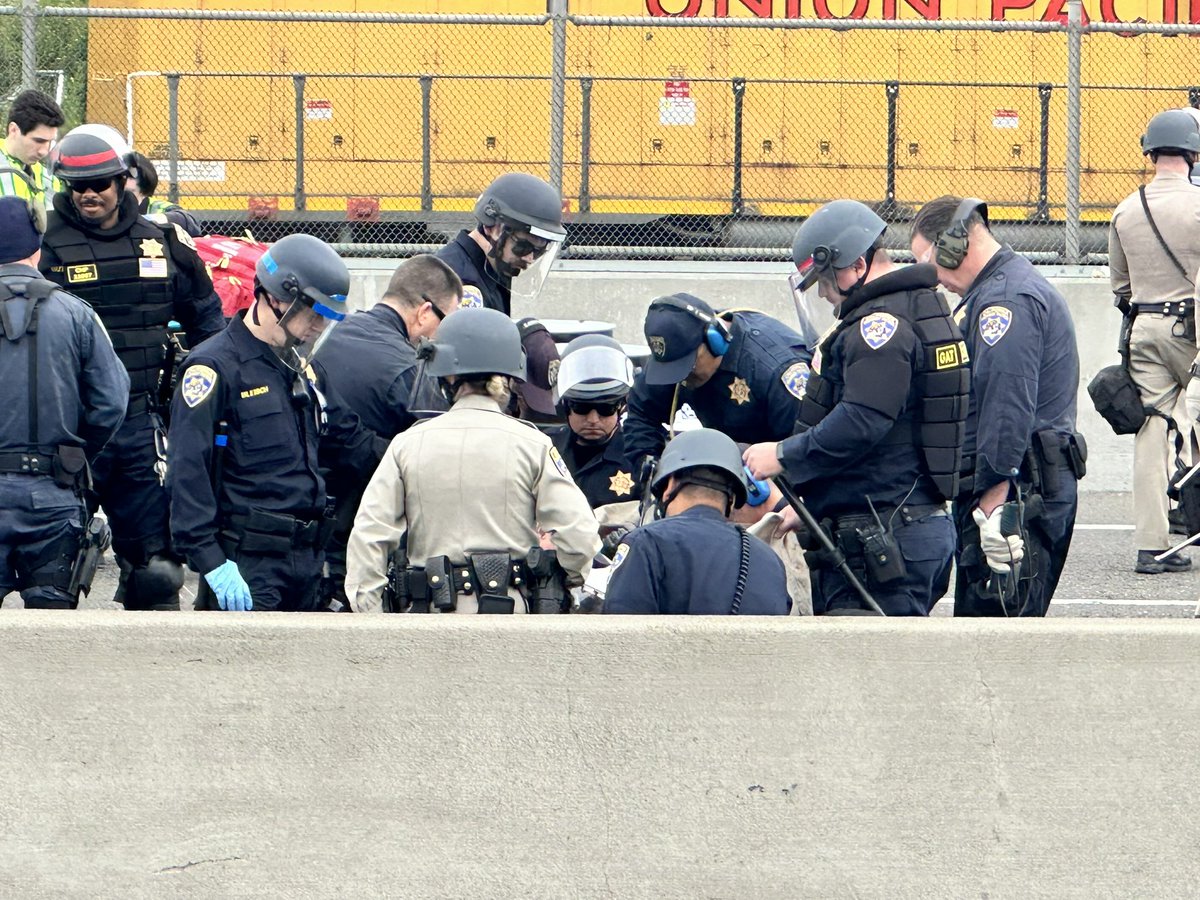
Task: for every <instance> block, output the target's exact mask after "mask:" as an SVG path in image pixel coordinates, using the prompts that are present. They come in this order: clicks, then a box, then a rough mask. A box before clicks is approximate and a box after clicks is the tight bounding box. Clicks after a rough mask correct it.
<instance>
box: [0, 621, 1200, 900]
mask: <svg viewBox="0 0 1200 900" xmlns="http://www.w3.org/2000/svg"><path fill="white" fill-rule="evenodd" d="M1198 628H1200V626H1197V625H1196V624H1194V623H1191V622H1185V623H1181V622H1165V621H1157V622H1149V621H1146V622H1142V621H1120V622H1117V621H1104V622H1097V621H1089V620H1071V621H1056V620H1043V621H1036V622H1011V623H1010V622H1002V621H990V622H989V621H980V622H964V621H953V620H931V621H925V622H900V621H896V622H884V621H870V620H853V621H851V620H841V621H832V620H824V621H822V620H795V619H792V620H787V621H762V620H759V621H752V620H749V619H747V620H728V619H723V620H716V619H708V620H704V619H690V620H689V619H676V620H668V619H586V620H580V619H555V620H521V621H517V620H513V619H499V618H488V619H466V618H465V617H464V618H463V619H457V618H455V617H446V618H426V617H403V618H401V617H394V618H374V617H351V616H271V615H269V614H249V615H245V616H233V615H221V614H207V615H205V614H201V615H195V616H162V615H154V614H119V613H107V612H83V613H75V614H53V613H38V612H32V611H26V612H23V613H9V614H6V615H3V616H0V642H2V645H3V647H4V651H3V653H2V654H0V678H2V682H0V683H2V684H3V687H4V689H3V700H2V701H0V735H3V743H2V746H3V760H4V764H3V766H2V767H0V797H2V798H3V801H2V803H0V894H3V895H4V896H6V897H42V896H54V897H63V896H65V897H89V898H90V897H122V898H130V897H156V898H157V897H215V896H222V897H228V896H270V897H293V896H297V897H298V896H304V897H316V896H328V897H334V896H336V897H354V896H403V897H439V898H440V897H522V898H524V897H555V898H562V897H572V898H575V897H582V898H587V897H654V898H664V897H670V898H673V897H680V898H684V897H686V898H694V897H735V898H741V897H746V898H776V897H778V898H796V897H814V898H834V897H881V898H882V897H887V898H897V897H901V898H903V897H913V898H917V897H920V898H925V897H989V898H998V897H1021V898H1025V897H1054V898H1067V897H1098V896H1108V897H1135V896H1154V897H1194V896H1196V895H1197V893H1198V892H1200V862H1198V858H1197V854H1196V852H1195V843H1196V825H1195V823H1196V821H1197V815H1198V813H1200V803H1198V801H1197V799H1196V797H1195V791H1194V789H1193V786H1194V785H1195V784H1196V782H1197V780H1198V778H1200V765H1198V759H1200V756H1198V754H1197V753H1196V746H1197V743H1198V740H1200V725H1198V724H1197V723H1200V692H1198V691H1197V690H1196V689H1195V685H1196V684H1197V683H1200V656H1198V655H1197V654H1196V652H1195V648H1196V641H1197V637H1198V635H1197V629H1198Z"/></svg>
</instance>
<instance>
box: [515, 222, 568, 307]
mask: <svg viewBox="0 0 1200 900" xmlns="http://www.w3.org/2000/svg"><path fill="white" fill-rule="evenodd" d="M538 230H539V229H532V230H531V234H532V237H533V242H536V244H537V249H536V250H530V251H529V252H528V253H527V255H525V256H524V257H521V260H522V261H524V262H528V263H529V265H528V266H527V267H526V268H525V269H524V270H523V271H522V272H520V274H518V275H517V276H516V277H514V278H513V280H512V292H513V296H514V297H518V298H520V299H522V300H534V299H536V298H537V295H538V294H539V293H541V290H542V285H543V284H545V283H546V278H547V277H549V275H550V269H551V267H553V265H554V261H555V260H556V259H558V251H559V250H561V249H562V242H561V241H557V240H547V239H546V238H544V237H542V236H541V235H538V234H533V233H532V232H536V231H538ZM513 243H515V244H517V247H516V248H515V250H514V251H513V252H514V253H515V252H519V251H520V250H522V249H524V247H525V243H529V242H525V243H522V242H521V240H520V239H519V238H518V239H516V240H515V241H514V242H513ZM543 248H544V249H543Z"/></svg>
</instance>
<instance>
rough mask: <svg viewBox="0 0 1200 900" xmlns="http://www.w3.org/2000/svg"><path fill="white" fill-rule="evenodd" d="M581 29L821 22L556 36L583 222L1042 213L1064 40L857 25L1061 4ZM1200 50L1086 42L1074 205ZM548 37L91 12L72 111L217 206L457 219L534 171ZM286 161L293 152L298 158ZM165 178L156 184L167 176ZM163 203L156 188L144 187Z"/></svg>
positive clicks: (1039, 15) (464, 3)
mask: <svg viewBox="0 0 1200 900" xmlns="http://www.w3.org/2000/svg"><path fill="white" fill-rule="evenodd" d="M1189 2H1191V3H1192V5H1193V6H1195V7H1197V9H1196V10H1195V11H1193V9H1192V6H1188V5H1187V4H1185V3H1180V2H1178V0H1085V9H1086V11H1087V14H1088V15H1089V16H1091V17H1092V18H1094V19H1096V20H1105V21H1118V20H1124V21H1134V20H1144V21H1168V22H1175V21H1187V20H1188V19H1189V17H1190V18H1191V19H1200V0H1189ZM97 5H103V6H105V7H113V6H118V7H133V8H136V7H139V6H144V7H145V8H163V7H164V6H169V8H172V9H180V10H192V9H205V10H214V9H215V10H271V11H279V12H283V11H301V10H311V11H317V12H334V13H337V12H348V13H373V12H388V13H397V12H403V13H443V14H493V15H495V14H513V15H527V16H533V15H541V14H543V13H544V12H545V8H546V7H545V0H507V2H505V0H453V2H445V0H425V2H421V0H412V2H405V3H394V2H384V0H374V2H372V0H361V2H356V0H323V2H320V3H317V2H315V0H288V2H287V3H284V2H283V0H221V2H212V0H177V2H174V3H170V4H165V3H163V2H161V0H100V2H99V3H98V4H97ZM570 12H571V13H572V15H575V16H652V17H668V16H681V17H694V16H702V17H709V16H716V17H719V18H727V17H728V18H759V19H768V20H770V19H777V20H783V19H816V20H821V19H824V20H828V21H829V23H830V26H831V27H830V28H828V29H819V30H811V29H803V30H799V29H784V28H718V27H687V28H659V27H645V26H607V25H606V26H587V25H583V24H574V23H573V24H571V25H570V26H569V27H568V29H567V42H566V46H567V60H566V72H567V83H566V96H565V104H564V116H563V119H564V128H563V149H562V159H563V193H564V196H565V197H566V198H567V203H568V205H569V207H570V210H571V213H572V214H573V215H574V216H575V217H576V220H577V221H593V222H598V223H604V222H637V221H646V220H650V219H654V218H658V217H663V216H701V217H703V216H715V217H719V216H729V215H731V214H735V215H740V216H750V217H764V218H768V219H769V218H775V217H783V218H795V217H798V216H803V215H806V214H808V212H810V211H811V210H812V209H813V208H814V207H815V206H816V205H818V204H820V203H822V202H824V201H827V200H829V199H832V198H835V197H846V196H849V197H855V198H858V199H862V200H864V201H868V202H875V203H884V202H888V201H891V202H894V203H896V204H898V205H901V206H902V205H905V204H911V205H915V204H919V203H921V202H924V201H925V200H928V199H930V198H931V197H933V196H936V195H938V194H942V193H949V192H956V193H974V194H980V195H981V196H985V197H987V198H988V199H989V200H990V201H991V202H992V204H993V211H994V213H996V214H998V215H999V216H1001V217H1006V218H1009V219H1013V220H1025V219H1033V220H1053V219H1061V218H1062V209H1063V206H1064V203H1065V196H1064V193H1065V178H1064V160H1065V158H1066V143H1067V136H1066V129H1065V119H1066V85H1065V81H1066V68H1067V51H1066V37H1065V35H1064V34H1062V33H1054V34H1034V33H1029V32H1001V31H939V32H914V31H898V30H866V29H861V28H860V29H856V28H854V27H853V26H854V24H855V22H857V21H860V20H878V19H885V20H888V19H890V20H896V19H901V20H908V19H927V20H958V19H970V20H982V21H1039V20H1041V21H1053V20H1062V19H1064V18H1065V14H1066V13H1065V3H1064V0H571V4H570ZM1196 48H1197V43H1196V41H1195V40H1194V39H1193V38H1189V37H1177V38H1168V37H1163V36H1159V35H1140V36H1123V35H1115V34H1094V35H1087V36H1086V37H1085V40H1084V60H1083V63H1084V72H1083V77H1084V84H1085V86H1084V90H1083V104H1084V116H1083V130H1082V133H1081V136H1080V137H1081V143H1082V148H1083V159H1082V163H1083V176H1082V199H1083V204H1084V209H1085V217H1087V218H1091V219H1093V220H1096V221H1102V220H1105V219H1107V216H1108V213H1109V211H1110V210H1111V208H1112V207H1113V206H1114V205H1115V203H1116V202H1117V201H1118V200H1119V199H1120V198H1121V197H1123V196H1125V195H1126V194H1128V193H1129V191H1130V190H1132V189H1133V187H1134V186H1135V185H1136V184H1137V183H1138V182H1139V180H1140V179H1141V177H1142V172H1143V170H1142V159H1141V157H1140V155H1139V152H1138V137H1139V135H1140V134H1141V131H1142V129H1143V127H1144V124H1145V122H1146V120H1147V119H1148V118H1149V117H1150V116H1151V115H1152V114H1153V113H1154V112H1157V111H1158V110H1160V109H1164V108H1167V107H1170V106H1181V105H1184V104H1185V103H1187V102H1188V101H1189V96H1190V97H1191V99H1193V100H1195V99H1197V94H1195V93H1193V94H1191V95H1189V92H1188V87H1189V85H1188V84H1187V79H1189V78H1190V79H1191V80H1192V81H1200V79H1197V78H1196V77H1195V75H1194V74H1189V73H1193V71H1194V69H1195V66H1194V60H1195V56H1196ZM551 59H552V28H551V26H550V25H548V24H547V25H520V26H518V25H503V26H499V25H466V24H462V25H447V24H437V25H427V24H381V23H372V22H364V21H349V22H347V21H342V22H332V21H323V22H282V21H225V20H220V21H214V20H186V19H161V18H160V19H115V18H104V19H94V20H92V22H91V24H90V34H89V43H88V69H89V90H88V115H89V118H90V119H92V120H94V121H106V122H112V123H116V124H121V123H125V124H126V126H127V128H128V130H129V131H130V132H131V136H132V140H133V142H134V144H135V145H136V146H137V148H138V149H139V150H142V151H143V152H145V153H147V154H148V155H150V156H151V157H152V158H156V159H159V160H165V159H166V158H167V157H168V156H169V155H170V150H171V146H172V142H171V140H170V128H169V123H170V115H169V114H170V110H171V106H172V104H171V100H170V97H171V91H172V86H174V87H175V89H176V98H177V99H176V103H175V109H176V121H177V138H176V141H175V146H176V148H177V158H178V160H179V170H178V171H179V175H180V177H179V188H180V191H181V196H182V198H183V200H184V202H186V203H187V204H188V205H189V206H191V207H194V208H196V209H198V210H204V211H208V212H211V213H213V214H217V213H221V214H222V215H224V216H227V217H234V218H236V217H238V216H241V215H255V214H268V213H274V212H275V211H278V213H279V215H280V216H284V217H287V216H294V217H303V216H324V217H326V218H331V219H338V218H341V219H345V218H346V217H349V218H350V219H352V220H353V219H360V220H368V219H373V218H377V217H381V218H383V219H387V218H389V217H397V218H404V217H413V218H419V217H420V216H422V215H429V214H433V213H440V212H455V211H462V210H465V209H469V208H470V205H471V203H472V201H473V198H474V197H475V196H476V194H477V193H478V192H479V190H480V189H481V188H482V187H483V186H484V185H485V184H486V183H487V182H488V181H489V180H490V179H491V178H493V177H494V176H495V175H497V174H498V173H500V172H502V171H505V170H508V169H513V168H517V169H524V170H528V171H533V172H538V173H541V174H546V173H547V171H548V160H549V159H550V156H551V151H550V135H551V119H552V114H551V102H552V97H551V85H550V77H549V76H550V71H551ZM298 160H299V161H298ZM162 176H163V180H164V182H165V181H166V172H165V171H164V172H163V173H162ZM162 192H164V193H165V187H164V188H163V191H162Z"/></svg>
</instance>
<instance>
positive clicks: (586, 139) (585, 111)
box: [579, 78, 592, 213]
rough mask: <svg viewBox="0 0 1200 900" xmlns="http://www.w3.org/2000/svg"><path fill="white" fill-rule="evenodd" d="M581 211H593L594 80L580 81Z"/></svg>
mask: <svg viewBox="0 0 1200 900" xmlns="http://www.w3.org/2000/svg"><path fill="white" fill-rule="evenodd" d="M579 95H580V116H581V118H582V121H581V122H580V125H579V211H580V212H581V213H585V212H591V211H592V79H590V78H580V79H579Z"/></svg>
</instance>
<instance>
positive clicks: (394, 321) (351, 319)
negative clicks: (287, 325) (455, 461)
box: [313, 255, 462, 608]
mask: <svg viewBox="0 0 1200 900" xmlns="http://www.w3.org/2000/svg"><path fill="white" fill-rule="evenodd" d="M461 301H462V282H461V281H459V279H458V276H457V275H455V274H454V271H453V270H452V269H451V268H450V267H449V266H447V265H446V264H445V263H444V262H442V261H441V260H440V259H437V258H436V257H433V256H429V255H422V256H414V257H411V258H409V259H406V260H404V261H403V262H402V263H400V265H398V266H397V267H396V270H395V271H394V272H393V273H392V277H391V280H390V281H389V282H388V286H387V290H386V291H384V294H383V297H382V298H380V300H379V302H378V303H376V304H375V306H373V307H372V308H371V309H368V310H364V311H362V312H358V313H355V314H354V315H352V316H347V317H346V319H345V321H343V322H341V323H340V324H339V325H338V327H337V328H335V329H333V330H332V331H331V333H330V334H329V337H328V338H327V339H326V341H325V342H324V343H323V344H322V345H321V356H320V358H319V359H317V360H314V361H313V367H314V369H316V371H317V372H318V373H319V375H320V376H321V378H322V380H323V382H324V383H325V384H327V385H329V386H330V387H332V388H333V389H334V390H335V391H336V392H337V393H338V395H339V396H340V398H341V401H342V402H343V403H344V404H345V405H346V406H347V407H348V408H349V409H351V410H353V411H354V412H355V413H356V414H357V415H358V417H359V419H361V420H362V423H363V425H365V426H366V427H367V428H369V429H371V430H372V431H374V432H375V434H377V435H378V436H379V437H380V438H383V439H384V440H387V441H390V440H391V439H392V438H393V437H395V436H396V435H398V434H399V433H400V432H402V431H404V430H405V429H406V428H408V426H410V425H411V424H413V422H415V421H416V417H415V416H414V415H413V413H412V412H411V411H410V409H409V397H410V394H411V393H412V390H413V385H414V381H415V375H416V369H417V353H416V349H415V346H416V344H417V343H418V342H419V341H420V340H421V339H422V338H432V337H433V336H434V335H436V334H437V329H438V326H439V325H440V324H441V321H442V320H443V319H444V318H445V317H446V316H447V315H449V314H450V313H451V312H453V311H454V310H456V309H458V307H459V304H460V303H461ZM370 477H371V471H356V470H349V469H345V468H342V469H340V470H338V471H330V472H327V473H326V488H327V490H328V492H329V494H330V496H332V497H334V498H335V499H336V513H335V519H336V522H337V526H336V528H335V530H334V533H333V538H332V540H331V542H330V545H329V547H328V549H327V552H326V562H327V563H328V566H329V580H328V586H327V594H328V596H329V597H330V599H334V598H336V599H337V600H338V601H339V603H344V600H345V598H344V596H343V594H342V590H343V585H344V584H345V578H346V540H347V539H348V538H349V536H350V527H351V525H352V524H353V523H354V514H355V512H356V511H357V510H358V501H359V499H360V498H361V497H362V492H363V489H364V488H366V486H367V481H369V480H370ZM346 608H348V607H346Z"/></svg>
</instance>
